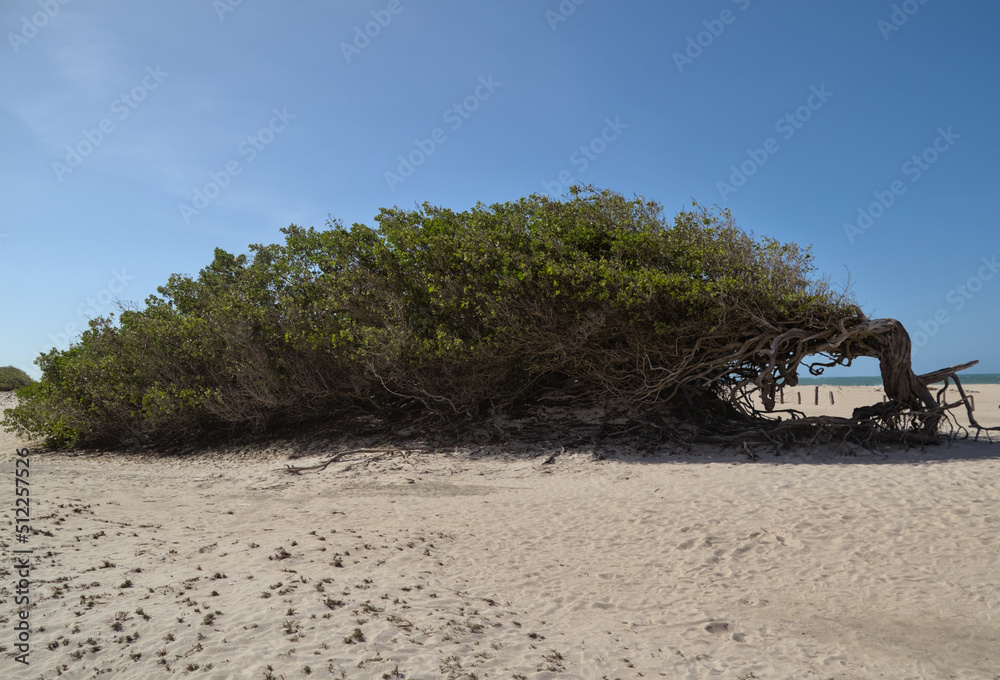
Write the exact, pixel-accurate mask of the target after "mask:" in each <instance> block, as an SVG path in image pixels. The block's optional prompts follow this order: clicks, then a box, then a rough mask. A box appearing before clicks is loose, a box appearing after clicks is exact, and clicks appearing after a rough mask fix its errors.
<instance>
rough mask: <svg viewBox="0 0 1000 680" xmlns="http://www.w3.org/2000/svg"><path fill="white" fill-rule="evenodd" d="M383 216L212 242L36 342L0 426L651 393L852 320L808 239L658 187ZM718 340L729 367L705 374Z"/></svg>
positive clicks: (456, 408) (489, 405)
mask: <svg viewBox="0 0 1000 680" xmlns="http://www.w3.org/2000/svg"><path fill="white" fill-rule="evenodd" d="M375 219H376V222H377V225H378V226H377V227H375V228H372V227H368V226H365V225H361V224H355V225H353V226H352V227H351V228H349V229H348V228H345V227H344V226H343V225H342V224H340V223H339V222H337V221H331V222H329V223H328V225H327V226H328V229H326V230H323V231H317V230H315V229H312V228H309V229H303V228H301V227H297V226H291V227H288V228H287V229H283V230H282V232H283V233H284V234H285V242H284V244H280V245H254V246H251V248H250V250H251V255H250V256H249V257H248V256H247V255H239V256H236V255H232V254H230V253H227V252H225V251H223V250H220V249H217V250H216V251H215V258H214V260H213V262H212V263H211V264H210V265H209V266H207V267H206V268H205V269H203V270H202V271H201V272H200V273H199V275H198V276H197V278H192V277H188V276H180V275H174V276H171V277H170V278H169V280H168V281H167V283H166V284H165V285H164V286H162V287H160V288H159V289H158V295H154V296H151V297H149V298H148V299H147V300H146V305H145V308H143V309H141V310H138V311H122V312H121V314H120V315H119V317H118V318H117V320H116V319H114V318H113V317H108V318H99V319H96V320H94V321H92V322H91V324H90V328H89V329H88V330H87V331H85V332H84V333H83V336H82V337H81V339H80V341H79V342H78V343H76V344H74V345H73V346H72V347H70V349H68V350H66V351H62V352H60V351H57V350H52V351H50V352H48V353H46V354H43V355H41V356H40V357H39V358H38V359H37V360H36V363H37V364H38V366H39V367H40V368H41V370H42V376H43V377H42V379H41V381H39V382H38V383H35V384H34V385H32V386H30V387H29V388H26V389H25V390H24V391H23V393H22V395H23V396H22V400H21V404H20V405H19V406H18V407H17V408H16V409H13V410H10V411H8V412H7V417H6V419H5V420H4V422H3V424H4V425H5V426H6V427H7V428H8V429H14V430H16V431H18V432H20V433H22V434H27V435H30V436H45V437H47V438H48V440H49V442H50V443H52V444H54V445H60V446H76V445H82V444H116V443H120V442H128V441H137V440H149V439H152V440H159V441H166V440H170V439H173V438H179V437H186V438H190V437H192V436H196V435H198V434H199V433H203V432H208V431H210V430H218V429H219V428H220V427H221V428H232V429H239V430H241V431H245V430H248V429H251V430H262V429H265V428H267V427H270V426H274V425H284V424H289V423H295V422H300V421H303V420H313V419H317V418H321V417H327V418H328V417H330V416H337V415H347V414H359V413H361V414H363V413H393V412H398V411H400V410H402V409H409V410H411V411H412V410H413V409H417V410H418V411H419V412H426V413H433V414H437V415H439V416H444V417H452V418H454V417H472V416H476V415H477V414H481V413H484V412H486V411H488V410H490V409H502V408H505V407H507V406H510V405H511V404H513V403H515V402H517V401H518V400H525V399H530V398H531V397H532V395H534V394H536V393H537V391H538V390H539V388H540V385H541V384H542V383H543V382H544V381H546V380H551V379H553V378H554V377H555V378H560V379H566V378H573V379H578V380H581V381H584V382H585V383H586V384H587V385H590V386H591V389H592V390H594V391H599V392H600V393H601V394H602V395H604V396H605V397H606V398H608V399H610V400H612V401H614V402H615V403H617V404H620V405H622V406H641V405H649V404H655V403H658V402H662V401H668V400H669V399H670V398H671V397H673V395H674V394H675V393H676V391H677V390H678V389H679V388H680V387H681V386H684V385H691V384H697V385H698V386H699V387H700V388H702V389H715V388H717V389H721V387H722V386H724V385H725V384H729V383H730V382H732V381H733V380H735V379H738V377H739V375H740V374H741V371H745V370H747V368H748V367H749V366H751V365H752V364H753V361H754V359H753V357H754V351H753V348H747V347H745V346H742V344H741V343H744V344H745V341H746V340H747V339H748V338H753V337H755V336H758V335H759V334H760V332H761V329H774V331H775V332H779V331H780V330H781V329H783V328H789V327H795V328H804V329H807V330H808V329H810V328H813V329H825V328H829V327H831V325H832V326H834V327H835V326H836V325H837V324H838V323H846V322H849V321H851V319H856V318H858V315H859V314H860V311H859V310H858V309H857V308H856V307H854V306H853V305H852V304H850V302H849V301H848V300H846V299H844V298H843V297H841V296H839V295H836V294H834V293H832V292H831V291H830V290H829V289H828V287H827V286H826V284H825V282H823V281H816V280H812V279H810V278H809V275H810V273H811V272H812V267H811V265H810V258H811V256H810V255H809V253H808V250H803V249H801V248H800V247H798V246H797V245H794V244H789V245H786V244H780V243H778V242H776V241H774V240H771V239H767V238H763V239H756V238H754V237H752V236H750V235H748V234H746V233H745V232H743V231H741V230H740V229H739V228H738V227H736V226H735V224H734V223H733V221H732V218H731V216H730V215H729V213H728V212H727V211H722V212H711V211H708V210H705V209H703V208H700V207H698V206H697V205H696V206H695V208H694V210H693V211H685V212H681V213H680V214H678V215H677V216H676V217H675V218H674V220H673V222H672V223H670V222H667V221H666V220H665V219H664V218H663V216H662V213H661V209H660V207H659V206H658V205H657V204H655V203H653V202H648V201H645V200H643V199H640V198H636V199H633V200H628V199H626V198H624V197H623V196H621V195H619V194H616V193H613V192H610V191H601V192H599V191H595V190H590V189H588V190H586V191H580V190H577V189H574V190H573V193H572V194H571V195H570V196H568V197H566V199H565V200H561V201H553V200H550V199H548V198H546V197H542V196H530V197H528V198H524V199H520V200H518V201H515V202H510V203H503V204H497V205H492V206H485V205H482V204H478V205H476V206H475V207H474V208H472V209H470V210H467V211H465V212H460V213H458V212H454V211H451V210H448V209H445V208H440V207H435V206H431V205H428V204H425V205H424V206H422V207H421V208H420V209H417V210H401V209H398V208H391V209H382V210H381V212H380V213H379V215H378V216H377V217H376V218H375ZM730 355H731V356H733V361H732V366H731V367H730V368H731V370H727V371H721V372H720V371H718V370H713V371H708V370H706V369H705V366H707V365H711V363H712V362H715V363H716V364H717V363H718V358H719V357H729V356H730ZM734 376H735V377H734Z"/></svg>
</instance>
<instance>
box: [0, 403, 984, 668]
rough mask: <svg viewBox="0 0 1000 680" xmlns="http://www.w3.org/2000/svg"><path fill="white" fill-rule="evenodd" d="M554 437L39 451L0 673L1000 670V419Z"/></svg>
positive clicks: (7, 565)
mask: <svg viewBox="0 0 1000 680" xmlns="http://www.w3.org/2000/svg"><path fill="white" fill-rule="evenodd" d="M802 389H804V390H812V388H802ZM823 389H824V390H826V391H829V388H823ZM833 389H834V391H835V398H836V400H837V404H836V407H835V409H834V410H832V411H831V410H830V409H827V410H826V412H840V413H843V409H846V410H847V412H849V409H850V408H853V406H852V404H851V403H849V402H853V401H856V400H860V402H859V403H871V402H874V401H877V397H876V396H875V390H874V388H846V387H845V388H839V389H838V388H833ZM971 389H973V390H976V392H977V414H981V417H983V420H984V423H985V422H986V420H987V418H986V417H985V416H986V414H989V415H990V417H991V418H992V422H989V423H987V424H1000V422H996V421H998V420H1000V418H997V415H1000V410H998V409H997V404H998V397H1000V388H998V387H997V386H971ZM866 390H867V391H866ZM840 393H844V397H843V399H841V397H840V396H839V395H840ZM810 394H811V392H810ZM821 394H824V393H823V392H821ZM848 394H851V395H853V396H851V397H850V398H849V397H848V396H847V395H848ZM787 398H788V395H787V393H786V399H787ZM804 400H805V399H804ZM827 402H828V397H827ZM821 403H822V402H821ZM853 405H858V404H853ZM3 437H4V438H3V439H2V440H0V458H2V460H3V463H2V465H3V469H4V470H7V471H8V474H7V475H5V476H4V478H5V479H7V481H6V482H4V485H5V486H6V489H5V490H3V491H0V493H3V494H5V495H6V496H5V497H6V498H8V499H12V498H13V494H14V483H13V475H12V474H10V473H12V472H13V469H14V465H13V458H14V457H15V453H14V449H15V446H16V445H17V443H16V442H15V441H14V440H13V439H12V438H11V437H10V436H9V435H3ZM324 453H325V452H324V451H322V450H317V451H314V452H312V453H311V454H310V455H309V456H307V457H304V458H301V459H298V460H296V461H294V463H295V464H298V465H308V464H312V463H315V462H319V461H321V460H322V459H323V457H324ZM551 453H554V451H552V450H546V449H542V448H539V449H537V450H536V451H533V452H529V453H527V454H525V453H520V454H518V453H514V452H508V453H505V454H501V455H495V456H490V457H474V456H470V455H469V454H468V453H463V452H439V453H411V454H409V455H408V456H403V455H395V456H391V457H388V458H384V459H382V460H376V461H369V462H368V464H365V462H364V459H365V457H364V456H356V457H354V458H353V459H352V460H344V461H342V462H338V463H334V464H332V465H330V467H328V468H327V469H326V470H325V471H323V472H318V473H304V474H302V475H288V474H286V473H285V472H284V471H283V468H284V467H285V464H286V463H287V462H288V460H287V458H288V457H287V455H286V456H281V455H272V456H270V457H264V456H260V455H257V456H239V455H228V456H225V457H209V456H206V455H194V456H191V457H188V458H185V459H179V458H160V459H157V458H153V457H142V458H135V457H133V458H125V457H122V456H112V455H103V456H95V455H64V454H59V455H55V454H47V453H41V454H38V455H37V456H35V457H33V458H32V463H31V478H30V479H31V494H32V496H31V497H32V515H33V519H32V525H33V528H34V530H35V533H34V534H33V535H32V536H31V542H30V544H29V545H30V547H31V548H32V549H34V551H35V552H34V561H33V562H32V594H31V597H32V602H33V603H34V604H35V606H34V608H33V609H31V623H32V626H33V627H34V631H33V633H32V637H31V645H32V650H31V655H30V659H31V666H30V668H25V667H23V666H21V665H20V664H17V663H16V662H15V661H14V660H13V658H12V657H13V654H12V652H13V642H14V632H13V630H12V625H13V622H14V618H13V617H14V616H16V614H15V612H16V609H17V608H16V607H15V604H14V600H13V593H12V590H13V584H14V581H15V575H14V574H13V573H12V570H11V561H10V559H9V555H10V551H11V549H13V548H16V547H18V546H17V545H13V544H12V537H13V532H12V529H11V528H10V526H9V525H8V530H7V531H6V532H5V533H4V534H3V536H2V538H0V546H2V547H3V549H4V552H5V554H6V555H7V556H8V557H7V558H5V561H4V564H3V573H2V580H0V585H2V586H3V588H4V589H3V590H2V591H0V617H2V618H3V620H2V622H0V623H2V631H3V632H0V646H3V647H5V648H6V649H5V651H4V658H3V660H2V662H0V663H2V670H0V675H2V677H5V678H7V677H25V678H54V677H57V675H58V669H61V670H62V675H61V677H64V678H93V677H99V673H101V672H102V671H103V672H106V673H107V675H106V676H104V677H108V678H129V679H131V678H147V677H148V678H153V677H162V676H165V675H169V674H173V675H178V676H180V675H185V674H186V675H190V676H191V677H204V678H255V679H260V678H265V677H267V674H268V673H273V677H274V678H280V677H285V678H286V679H288V680H291V679H292V678H300V677H307V675H306V674H305V670H304V669H305V667H306V666H308V667H309V668H310V670H311V673H310V675H309V676H308V677H318V678H330V677H344V678H403V677H405V678H408V679H410V680H414V679H424V678H428V679H429V678H453V679H460V678H461V679H467V678H473V677H477V678H481V679H482V678H516V677H526V678H532V679H542V678H595V679H597V678H603V677H607V678H609V680H613V679H614V678H621V679H622V680H624V679H626V678H639V677H644V678H656V677H667V678H716V677H718V678H725V679H735V678H743V679H749V678H761V679H763V678H774V679H778V678H781V679H786V678H817V679H821V680H826V679H827V678H835V679H837V680H843V679H848V678H858V679H869V678H878V677H886V678H962V679H965V678H968V679H970V680H971V679H976V680H981V679H983V678H996V677H1000V676H998V673H1000V591H998V588H997V585H996V584H997V569H996V561H997V557H998V553H1000V506H998V501H1000V464H998V462H1000V446H996V445H990V444H985V443H972V442H965V443H960V444H956V445H953V446H950V447H948V446H939V447H930V448H928V449H927V450H926V451H910V452H900V451H889V452H885V453H879V454H871V453H859V454H857V455H853V456H843V455H838V454H837V453H836V452H830V451H819V450H811V451H810V450H803V451H798V452H793V453H792V454H791V455H789V454H787V453H786V454H785V455H783V456H780V457H775V456H774V455H773V454H772V453H770V452H768V451H766V450H765V449H759V450H758V453H759V454H760V458H759V460H757V461H753V462H751V461H750V460H748V458H747V457H746V456H745V455H742V454H739V453H737V452H735V451H732V450H727V451H719V450H709V449H704V450H699V451H697V452H690V453H683V454H676V455H670V453H669V451H666V450H665V451H664V452H663V453H662V454H660V455H657V456H650V457H646V458H635V457H633V458H630V457H628V456H624V455H616V454H614V453H613V452H605V453H606V455H608V456H609V457H608V459H607V460H603V461H596V460H593V458H592V456H591V455H590V452H589V451H584V452H579V453H576V454H574V453H570V452H567V453H565V454H563V455H559V456H557V457H556V460H555V462H554V463H553V464H550V465H541V464H540V463H541V461H542V460H544V459H545V458H546V457H548V455H550V454H551ZM11 505H12V503H11V502H10V501H5V502H4V508H5V510H4V516H5V517H6V518H7V519H8V520H11V518H12V512H11V511H10V507H11ZM281 549H284V550H285V551H287V553H289V556H288V557H286V558H285V559H277V557H278V554H279V553H280V552H281ZM338 561H339V562H340V563H341V564H342V566H339V567H338V566H335V563H336V562H338ZM126 580H128V581H130V582H131V587H127V588H125V587H122V584H123V583H124V582H125V581H126ZM213 593H215V594H213ZM265 593H266V594H267V595H269V597H264V596H263V594H265ZM140 608H141V611H142V612H143V613H144V614H145V616H146V617H148V619H147V618H145V617H144V616H142V615H140V614H139V613H137V609H140ZM213 612H221V613H219V614H216V615H215V616H214V618H211V619H210V620H206V616H207V615H209V614H211V613H213ZM116 619H120V620H116ZM356 628H359V629H360V630H361V633H362V635H363V636H364V640H363V641H361V640H353V641H352V642H351V643H347V642H345V638H347V637H349V636H351V635H352V633H353V631H354V629H356ZM50 646H51V647H52V649H50V648H49V647H50ZM269 668H270V669H272V670H271V671H269V670H268V669H269ZM188 669H190V670H188ZM394 670H398V674H395V675H394V674H393V671H394Z"/></svg>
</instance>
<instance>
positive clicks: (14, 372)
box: [0, 366, 32, 392]
mask: <svg viewBox="0 0 1000 680" xmlns="http://www.w3.org/2000/svg"><path fill="white" fill-rule="evenodd" d="M31 383H32V380H31V377H30V376H29V375H28V374H27V373H25V372H24V371H22V370H21V369H20V368H16V367H14V366H0V392H9V391H11V390H16V389H18V388H19V387H27V386H28V385H30V384H31Z"/></svg>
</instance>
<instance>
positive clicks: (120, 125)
mask: <svg viewBox="0 0 1000 680" xmlns="http://www.w3.org/2000/svg"><path fill="white" fill-rule="evenodd" d="M997 25H1000V4H996V3H987V2H981V1H978V2H973V1H971V0H957V1H952V2H947V3H946V2H943V0H925V1H924V2H921V1H920V0H907V1H906V2H896V3H893V2H888V1H887V2H880V1H873V0H864V1H862V0H845V1H843V2H835V3H834V2H824V3H816V2H793V1H791V0H786V1H784V2H768V3H765V2H763V1H762V0H735V1H734V0H712V1H711V2H707V1H706V2H698V3H694V2H688V3H680V2H652V1H645V0H644V1H636V2H618V3H612V2H607V1H601V0H583V1H581V0H562V2H560V1H559V0H548V1H544V0H543V1H539V2H503V3H502V2H481V1H473V0H462V1H459V0H454V1H451V2H429V1H423V2H421V1H419V0H391V1H390V0H374V1H370V2H362V1H360V0H351V1H343V2H317V1H308V0H303V1H299V2H284V3H282V2H276V1H273V0H272V1H266V0H243V1H242V2H238V1H237V0H215V1H214V2H213V1H212V0H173V1H171V2H169V3H168V2H158V3H154V2H143V3H135V2H123V1H111V0H109V1H106V2H87V1H86V0H8V1H6V2H4V3H3V5H2V8H0V28H2V32H3V35H4V41H3V42H4V44H3V45H0V53H2V54H3V56H2V58H0V78H2V83H3V87H2V88H0V117H2V126H0V130H2V133H0V148H2V156H0V158H2V162H0V175H2V182H3V186H4V197H5V200H4V210H3V212H2V214H0V290H2V291H3V292H2V295H0V365H4V364H14V365H16V366H20V367H21V368H23V369H25V370H28V371H29V372H30V373H32V374H33V375H36V376H37V375H38V371H37V369H36V367H35V366H34V365H33V364H32V361H33V359H34V358H35V357H36V356H37V354H38V353H39V352H40V351H42V350H45V349H48V348H50V347H52V346H58V347H61V348H64V347H66V346H67V345H68V342H69V341H70V340H71V339H72V338H73V337H74V334H76V333H78V332H79V330H80V329H82V328H84V327H86V323H87V319H88V318H89V317H92V316H95V315H97V314H103V313H107V312H110V311H112V310H113V300H114V299H120V300H122V301H135V302H138V303H140V304H141V302H142V300H144V299H145V298H146V296H148V295H149V294H151V293H153V292H154V291H155V289H156V286H158V285H161V284H163V283H164V282H165V281H166V279H167V277H168V276H169V275H170V274H171V273H188V274H197V272H198V271H199V270H200V269H201V268H202V267H204V266H205V265H207V264H208V263H209V262H210V261H211V259H212V251H213V248H215V247H222V248H225V249H227V250H229V251H231V252H237V253H239V252H246V250H247V246H248V244H251V243H271V242H276V241H279V240H280V239H281V234H280V233H279V231H278V230H279V229H280V228H281V227H284V226H287V225H289V224H292V223H294V224H298V225H301V226H315V227H322V226H323V223H324V222H325V220H326V218H327V216H328V215H332V216H334V217H337V218H340V219H342V220H343V221H344V222H345V223H346V224H351V223H354V222H362V223H366V224H373V219H372V218H373V216H374V215H376V214H377V213H378V209H379V208H380V207H383V206H393V205H398V206H400V207H407V208H409V207H413V206H414V204H415V203H422V202H424V201H429V202H431V203H434V204H440V205H445V206H448V207H451V208H454V209H459V210H461V209H465V208H468V207H470V206H472V205H474V204H475V203H476V202H478V201H482V202H484V203H492V202H502V201H507V200H514V199H516V198H519V197H521V196H526V195H528V194H531V193H555V194H558V193H561V192H562V191H563V190H564V189H565V188H566V186H568V183H571V182H580V183H593V184H596V185H597V186H600V187H606V188H611V189H615V190H618V191H621V192H623V193H625V194H627V195H631V194H633V193H634V194H639V195H643V196H645V197H646V198H649V199H653V200H656V201H659V202H660V203H662V204H663V205H664V207H665V210H666V212H667V213H668V214H671V215H672V214H673V213H676V212H677V211H678V210H682V209H685V208H686V207H688V206H689V205H690V201H691V199H695V200H697V201H699V202H700V203H703V204H708V205H711V204H713V203H715V204H718V205H720V206H722V207H727V208H730V209H731V210H732V211H733V214H734V216H735V218H736V220H737V222H738V223H739V224H740V225H741V226H742V227H743V228H744V229H746V230H748V231H753V232H754V233H757V234H762V235H768V236H772V237H775V238H778V239H780V240H783V241H795V242H798V243H801V244H812V245H813V248H814V253H815V255H816V262H817V265H818V267H819V269H820V270H821V271H822V272H824V273H825V274H828V275H829V276H830V278H831V280H832V281H833V282H834V283H835V284H838V285H840V284H843V282H844V281H845V280H846V279H847V278H848V276H849V278H850V280H851V282H852V288H853V290H854V292H855V294H856V296H857V298H858V300H859V302H860V303H861V304H862V307H863V308H864V309H865V310H866V312H867V313H868V314H869V315H870V316H873V317H875V316H888V317H893V318H898V319H900V320H901V321H902V322H903V323H904V324H905V325H906V326H907V328H909V329H910V332H911V335H913V337H914V342H915V345H916V347H917V352H916V356H915V357H914V364H915V368H916V370H917V371H918V372H923V371H930V370H934V369H936V368H940V367H943V366H947V365H951V364H957V363H960V362H964V361H967V360H971V359H979V360H981V364H980V366H978V367H976V369H974V371H975V372H1000V353H998V351H997V349H996V347H997V337H998V335H1000V315H998V314H997V313H996V312H997V310H998V308H1000V305H998V302H1000V275H998V274H1000V265H998V260H1000V238H998V229H997V227H998V220H997V216H996V206H995V201H992V202H991V199H994V197H995V196H996V188H995V187H996V181H997V177H998V172H997V165H996V163H997V151H998V149H1000V143H998V142H1000V131H998V126H997V125H996V116H997V114H996V112H997V110H998V109H1000V106H998V104H1000V101H998V100H1000V95H998V88H997V67H998V65H1000V59H998V56H1000V54H998V53H1000V48H998V47H997V44H998V43H997V41H996V40H995V35H994V34H995V30H996V26H997ZM846 373H848V374H859V375H871V374H876V373H877V364H876V363H875V362H874V361H871V362H862V363H860V364H858V365H856V366H855V367H853V369H852V370H851V371H847V372H846ZM837 374H838V375H843V374H845V371H840V372H838V373H837Z"/></svg>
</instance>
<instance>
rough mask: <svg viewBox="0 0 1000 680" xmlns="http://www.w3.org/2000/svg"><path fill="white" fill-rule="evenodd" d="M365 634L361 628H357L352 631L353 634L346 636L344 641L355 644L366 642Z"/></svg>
mask: <svg viewBox="0 0 1000 680" xmlns="http://www.w3.org/2000/svg"><path fill="white" fill-rule="evenodd" d="M364 641H365V634H364V633H363V632H362V631H361V629H360V628H355V629H354V630H352V631H351V634H350V635H348V636H347V637H345V638H344V643H345V644H348V645H353V644H354V643H355V642H364Z"/></svg>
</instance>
